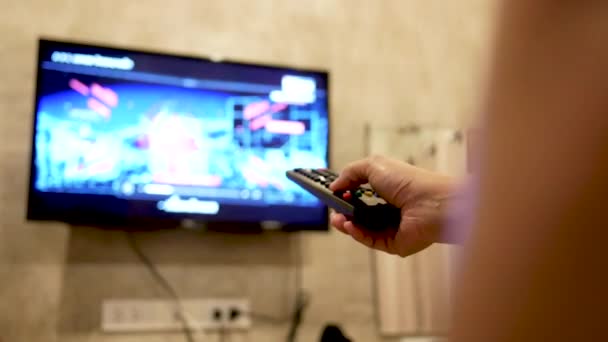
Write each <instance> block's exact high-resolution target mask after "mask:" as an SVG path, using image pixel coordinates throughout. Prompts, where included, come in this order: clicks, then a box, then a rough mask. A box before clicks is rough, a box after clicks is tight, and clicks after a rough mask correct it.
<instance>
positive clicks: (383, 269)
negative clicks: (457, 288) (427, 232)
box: [366, 125, 466, 336]
mask: <svg viewBox="0 0 608 342" xmlns="http://www.w3.org/2000/svg"><path fill="white" fill-rule="evenodd" d="M462 132H463V131H462V130H460V129H458V128H448V127H434V126H427V127H425V126H405V127H386V126H373V125H368V126H367V127H366V144H367V151H366V152H367V153H369V154H381V155H385V156H389V157H393V158H397V159H400V160H403V161H406V162H409V163H413V164H415V165H417V166H420V167H424V168H427V169H432V170H436V171H440V172H443V173H447V174H451V175H455V176H462V175H463V174H464V173H465V171H466V156H465V154H466V142H465V136H464V134H463V133H462ZM455 253H457V250H456V247H452V246H447V245H434V246H431V247H429V248H428V249H426V250H425V251H423V252H421V253H418V254H416V255H414V256H411V257H408V258H405V259H403V258H400V257H395V256H391V255H387V254H385V253H381V252H372V257H373V262H372V265H374V280H375V287H374V288H375V291H376V293H375V298H376V300H377V309H378V318H379V324H380V330H381V333H382V334H384V335H392V336H396V335H400V336H403V335H417V336H442V335H445V334H446V333H447V331H448V330H449V321H448V312H449V288H450V279H451V276H450V273H451V263H452V261H453V260H454V256H455Z"/></svg>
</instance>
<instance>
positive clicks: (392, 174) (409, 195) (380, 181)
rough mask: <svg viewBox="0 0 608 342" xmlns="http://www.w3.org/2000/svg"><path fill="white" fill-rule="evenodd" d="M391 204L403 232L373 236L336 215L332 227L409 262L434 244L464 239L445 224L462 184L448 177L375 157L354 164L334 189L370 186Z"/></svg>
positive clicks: (337, 181) (350, 165)
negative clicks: (450, 207) (399, 214)
mask: <svg viewBox="0 0 608 342" xmlns="http://www.w3.org/2000/svg"><path fill="white" fill-rule="evenodd" d="M368 182H369V184H370V185H371V186H372V187H373V188H374V190H376V192H377V193H378V194H379V195H380V196H381V197H382V198H384V199H385V200H387V201H388V202H389V203H390V204H392V205H394V206H396V207H397V208H400V209H401V223H400V225H399V227H393V228H394V229H388V230H385V231H381V232H372V231H368V230H366V229H365V227H358V226H356V225H355V224H353V223H352V222H350V221H348V220H347V218H346V217H345V216H344V215H341V214H335V213H334V214H332V217H331V223H332V225H333V226H334V227H336V228H337V229H338V230H339V231H341V232H343V233H345V234H348V235H350V236H352V237H353V238H354V239H355V240H356V241H358V242H360V243H362V244H364V245H366V246H368V247H370V248H375V249H378V250H381V251H384V252H388V253H392V254H397V255H400V256H407V255H410V254H413V253H416V252H418V251H420V250H422V249H424V248H426V247H428V246H429V245H431V244H433V243H435V242H455V241H457V239H458V238H459V234H449V233H448V232H447V231H446V230H444V228H445V221H446V220H445V218H446V213H447V211H448V207H449V203H450V202H451V200H452V199H453V197H454V196H455V193H456V190H455V189H456V188H457V183H456V181H455V180H454V179H453V178H452V177H449V176H446V175H442V174H439V173H435V172H431V171H428V170H424V169H421V168H418V167H415V166H413V165H409V164H407V163H404V162H401V161H398V160H395V159H390V158H386V157H382V156H372V157H368V158H364V159H362V160H358V161H355V162H353V163H351V164H349V165H348V166H347V167H346V168H344V170H342V172H341V173H340V177H339V178H338V179H337V180H336V181H335V182H334V183H333V184H332V185H331V187H330V188H331V189H332V190H333V191H336V190H344V189H349V188H353V187H355V186H357V185H360V184H363V183H368Z"/></svg>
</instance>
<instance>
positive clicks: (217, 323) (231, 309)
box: [101, 298, 251, 332]
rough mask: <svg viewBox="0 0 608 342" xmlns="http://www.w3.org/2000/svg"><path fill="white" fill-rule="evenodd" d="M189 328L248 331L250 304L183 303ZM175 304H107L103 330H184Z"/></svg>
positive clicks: (214, 300)
mask: <svg viewBox="0 0 608 342" xmlns="http://www.w3.org/2000/svg"><path fill="white" fill-rule="evenodd" d="M181 304H182V308H183V313H184V314H185V319H186V321H187V322H188V326H189V327H190V328H191V329H193V330H218V329H220V328H221V329H226V330H246V329H249V328H250V327H251V317H250V316H249V315H248V313H249V312H250V310H249V300H247V299H242V298H209V299H184V300H181ZM179 315H180V312H179V310H178V308H177V305H176V303H175V302H174V301H172V300H154V299H152V300H148V299H121V300H105V301H104V302H103V304H102V310H101V329H102V331H105V332H154V331H158V332H160V331H177V330H181V329H183V323H182V321H181V320H180V316H179Z"/></svg>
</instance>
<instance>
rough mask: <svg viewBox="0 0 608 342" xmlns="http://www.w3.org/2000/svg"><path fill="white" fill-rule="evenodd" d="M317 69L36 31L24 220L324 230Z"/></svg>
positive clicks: (323, 108)
mask: <svg viewBox="0 0 608 342" xmlns="http://www.w3.org/2000/svg"><path fill="white" fill-rule="evenodd" d="M328 86H329V80H328V73H327V72H325V71H318V70H304V69H300V68H290V67H284V66H270V65H261V64H253V63H239V62H231V61H218V60H215V59H213V60H212V59H207V58H198V57H191V56H181V55H175V54H167V53H159V52H152V51H143V50H137V49H125V48H116V47H109V46H99V45H90V44H82V43H76V42H67V41H57V40H49V39H40V41H39V49H38V62H37V82H36V94H35V106H34V108H35V109H34V120H33V122H34V127H33V134H32V151H31V164H30V182H29V197H28V210H27V218H28V219H29V220H50V221H61V222H67V223H70V224H76V225H94V226H119V227H128V226H142V225H147V226H153V227H157V226H159V227H160V226H167V225H169V226H173V225H176V224H179V223H180V222H203V223H206V224H207V225H213V224H217V225H218V226H226V225H238V226H246V227H254V226H265V227H273V228H282V229H284V230H326V229H327V208H326V207H325V206H323V205H322V204H321V203H320V202H319V201H318V200H317V199H315V198H314V197H313V196H311V195H309V194H308V193H306V192H305V191H304V190H302V189H300V188H299V187H298V186H297V185H296V184H295V183H293V182H291V181H289V180H288V179H287V178H286V177H285V171H286V170H287V169H292V168H297V167H315V168H322V167H327V166H328V161H329V160H328V159H329V155H328V153H329V119H328V114H329V113H328V111H329V108H328V94H329V92H328Z"/></svg>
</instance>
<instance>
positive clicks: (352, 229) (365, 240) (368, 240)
mask: <svg viewBox="0 0 608 342" xmlns="http://www.w3.org/2000/svg"><path fill="white" fill-rule="evenodd" d="M344 230H345V231H346V233H347V234H348V235H350V236H352V238H353V239H355V240H356V241H357V242H359V243H362V244H364V245H365V246H367V247H370V248H373V247H374V240H373V239H372V237H371V236H369V235H367V234H365V231H364V230H363V229H362V228H360V227H357V226H355V225H354V224H353V223H352V222H351V221H346V222H344Z"/></svg>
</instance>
